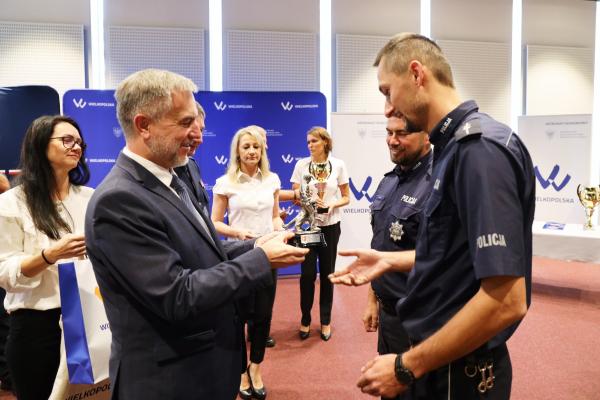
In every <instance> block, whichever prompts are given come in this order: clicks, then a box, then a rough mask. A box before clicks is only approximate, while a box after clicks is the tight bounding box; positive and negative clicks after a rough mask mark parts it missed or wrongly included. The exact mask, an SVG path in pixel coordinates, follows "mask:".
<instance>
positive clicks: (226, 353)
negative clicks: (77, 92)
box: [85, 69, 305, 400]
mask: <svg viewBox="0 0 600 400" xmlns="http://www.w3.org/2000/svg"><path fill="white" fill-rule="evenodd" d="M196 90H197V88H196V86H195V85H194V83H193V82H192V81H190V80H189V79H187V78H184V77H182V76H180V75H177V74H174V73H171V72H168V71H161V70H152V69H151V70H143V71H139V72H136V73H134V74H133V75H131V76H129V77H128V78H126V79H125V80H124V81H123V82H121V84H120V85H119V87H118V88H117V90H116V93H115V98H116V100H117V114H118V117H119V123H120V124H121V127H122V128H123V131H124V133H125V140H126V147H125V148H124V149H123V152H122V153H121V154H120V155H119V158H118V160H117V162H116V164H115V166H114V167H113V169H112V170H111V171H110V173H109V174H108V176H107V177H106V178H105V179H104V181H103V182H102V183H101V184H100V186H99V187H98V188H97V189H96V191H95V193H94V196H93V197H92V199H91V201H90V203H89V206H88V210H87V214H86V226H85V235H86V243H87V247H88V254H89V257H90V259H91V261H92V264H93V267H94V272H95V274H96V278H97V280H98V285H99V287H100V291H101V293H102V296H103V300H104V305H105V309H106V314H107V317H108V321H109V323H110V326H111V330H112V335H113V341H112V349H111V357H110V379H111V382H112V391H113V393H112V395H113V397H112V398H113V399H119V398H121V399H145V400H152V399H157V400H158V399H211V400H212V399H214V400H221V399H234V398H235V397H236V394H237V390H238V387H239V382H240V373H241V371H243V370H244V368H245V365H244V364H243V363H244V355H243V352H242V346H243V332H242V329H241V324H240V323H239V321H238V320H237V315H236V310H235V306H234V300H235V299H237V298H240V297H243V296H246V295H247V294H249V293H250V292H251V291H252V290H253V289H254V288H256V287H262V286H265V285H270V284H272V278H271V268H272V267H278V266H285V265H291V264H296V263H298V262H300V261H301V260H302V259H303V258H304V254H305V251H303V250H302V249H297V248H295V247H292V246H289V245H287V244H285V243H284V241H285V240H287V239H288V238H289V237H290V236H291V235H292V234H291V233H276V234H272V235H270V236H269V237H263V238H259V239H257V240H256V242H253V241H243V242H233V244H231V243H229V244H227V243H221V242H220V241H219V240H218V238H217V235H216V233H215V230H214V227H213V225H212V223H211V222H210V219H208V218H207V216H205V215H204V213H203V212H202V211H201V210H200V209H199V208H198V206H197V204H194V202H193V201H192V200H191V196H190V194H189V192H188V191H187V190H186V189H185V184H182V181H181V180H180V179H179V178H178V177H177V176H176V175H173V173H172V169H173V167H176V166H181V165H183V164H185V163H186V162H187V158H188V152H189V148H190V145H191V144H192V142H193V141H194V140H197V138H198V136H199V124H198V111H197V109H196V103H195V102H194V97H193V92H194V91H196Z"/></svg>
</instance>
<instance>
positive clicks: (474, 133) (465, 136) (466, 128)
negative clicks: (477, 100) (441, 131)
mask: <svg viewBox="0 0 600 400" xmlns="http://www.w3.org/2000/svg"><path fill="white" fill-rule="evenodd" d="M482 133H483V131H482V130H481V123H480V122H479V118H473V119H471V120H469V121H466V122H465V123H463V124H462V125H461V126H460V127H459V128H458V129H457V130H456V132H455V133H454V137H455V138H456V141H457V142H464V141H465V140H469V139H475V138H479V137H481V134H482Z"/></svg>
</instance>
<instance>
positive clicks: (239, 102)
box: [63, 90, 327, 274]
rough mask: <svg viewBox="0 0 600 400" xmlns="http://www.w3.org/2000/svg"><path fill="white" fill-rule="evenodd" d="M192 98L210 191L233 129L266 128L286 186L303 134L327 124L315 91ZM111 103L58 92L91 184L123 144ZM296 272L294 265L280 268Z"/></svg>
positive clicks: (302, 151)
mask: <svg viewBox="0 0 600 400" xmlns="http://www.w3.org/2000/svg"><path fill="white" fill-rule="evenodd" d="M195 97H196V100H197V101H198V102H199V103H200V104H202V107H203V108H204V110H205V112H206V120H205V124H206V129H205V131H204V136H203V143H202V145H201V146H200V148H199V149H198V151H197V152H196V155H195V157H194V158H196V160H197V161H198V163H199V164H200V168H201V170H202V179H203V181H204V183H205V185H206V188H207V190H208V192H209V194H210V195H212V187H213V186H214V184H215V181H216V180H217V178H218V177H219V176H221V175H223V174H224V173H225V170H226V168H227V162H228V161H229V153H230V143H231V139H232V137H233V135H234V134H235V132H236V131H237V130H238V129H240V128H242V127H244V126H248V125H259V126H261V127H263V128H264V129H265V130H266V131H267V143H268V147H269V148H268V151H267V153H268V156H269V162H270V164H271V170H272V171H274V172H275V173H277V175H279V179H281V183H282V188H283V189H289V188H291V183H290V178H291V176H292V171H293V169H294V165H295V163H296V161H297V160H299V159H300V158H303V157H307V156H308V149H307V146H306V132H307V131H308V130H309V129H310V128H312V127H313V126H326V123H327V111H326V107H325V96H323V94H321V93H319V92H198V93H197V94H196V95H195ZM115 103H116V101H115V99H114V90H69V91H67V92H66V93H65V94H64V96H63V110H64V113H65V114H67V115H69V116H71V117H73V118H74V119H75V120H76V121H77V122H78V123H79V124H80V126H81V129H82V131H83V135H84V138H85V141H86V142H87V144H88V148H87V151H86V153H87V154H86V156H87V162H88V165H89V167H90V171H91V180H90V186H93V187H96V186H97V185H98V184H99V183H100V182H101V181H102V179H104V177H105V176H106V174H107V173H108V171H110V169H111V168H112V166H113V164H114V163H115V161H116V159H117V157H118V155H119V152H120V151H121V149H122V148H123V147H124V146H125V139H124V137H123V131H122V129H121V127H120V125H119V123H118V120H117V116H116V104H115ZM289 205H290V204H289V203H287V204H286V203H282V204H281V206H282V207H287V206H289ZM294 215H295V213H294V212H292V213H291V214H290V217H289V218H292V217H293V216H294ZM298 272H299V267H291V268H287V269H286V270H284V271H282V273H283V274H295V273H298Z"/></svg>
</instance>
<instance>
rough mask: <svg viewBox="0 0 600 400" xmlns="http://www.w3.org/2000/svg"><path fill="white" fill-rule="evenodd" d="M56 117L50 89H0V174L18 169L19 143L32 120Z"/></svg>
mask: <svg viewBox="0 0 600 400" xmlns="http://www.w3.org/2000/svg"><path fill="white" fill-rule="evenodd" d="M58 113H60V101H59V97H58V92H57V91H56V90H54V89H53V88H51V87H50V86H13V87H0V121H2V123H1V124H0V170H1V171H5V170H7V171H11V170H15V169H16V168H17V167H18V166H19V158H20V155H21V143H22V142H23V138H24V137H25V132H26V131H27V128H28V127H29V125H30V124H31V123H32V122H33V120H34V119H36V118H38V117H41V116H42V115H54V114H58Z"/></svg>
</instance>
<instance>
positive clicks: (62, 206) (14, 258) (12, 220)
mask: <svg viewBox="0 0 600 400" xmlns="http://www.w3.org/2000/svg"><path fill="white" fill-rule="evenodd" d="M93 192H94V190H93V189H92V188H89V187H85V186H74V185H72V186H71V188H70V190H69V194H68V195H67V197H66V198H65V199H64V200H63V201H62V202H60V203H59V204H58V211H59V213H60V215H61V217H62V218H63V219H64V220H65V221H66V222H67V223H68V224H69V225H70V226H71V229H72V231H73V233H78V234H83V230H84V222H85V210H86V208H87V204H88V202H89V200H90V197H92V193H93ZM53 243H55V241H53V240H51V239H50V238H48V236H46V234H45V233H43V232H40V231H38V230H37V229H36V228H35V225H34V224H33V220H32V219H31V214H30V213H29V210H28V209H27V204H26V202H25V195H24V193H23V190H22V187H21V186H17V187H15V188H13V189H10V190H9V191H7V192H5V193H2V194H0V286H2V287H3V288H4V289H5V290H6V298H5V299H4V308H6V311H8V312H11V311H14V310H18V309H21V308H24V309H32V310H49V309H52V308H58V307H60V295H59V289H58V268H57V266H56V264H54V265H51V266H49V267H48V268H46V269H45V270H44V271H43V272H41V273H39V274H37V275H36V276H34V277H31V278H28V277H26V276H25V275H23V274H22V273H21V262H22V261H23V260H24V259H25V258H27V257H30V256H34V255H38V254H40V253H41V251H42V249H45V248H47V247H49V246H50V245H51V244H53ZM61 261H66V260H61Z"/></svg>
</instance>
